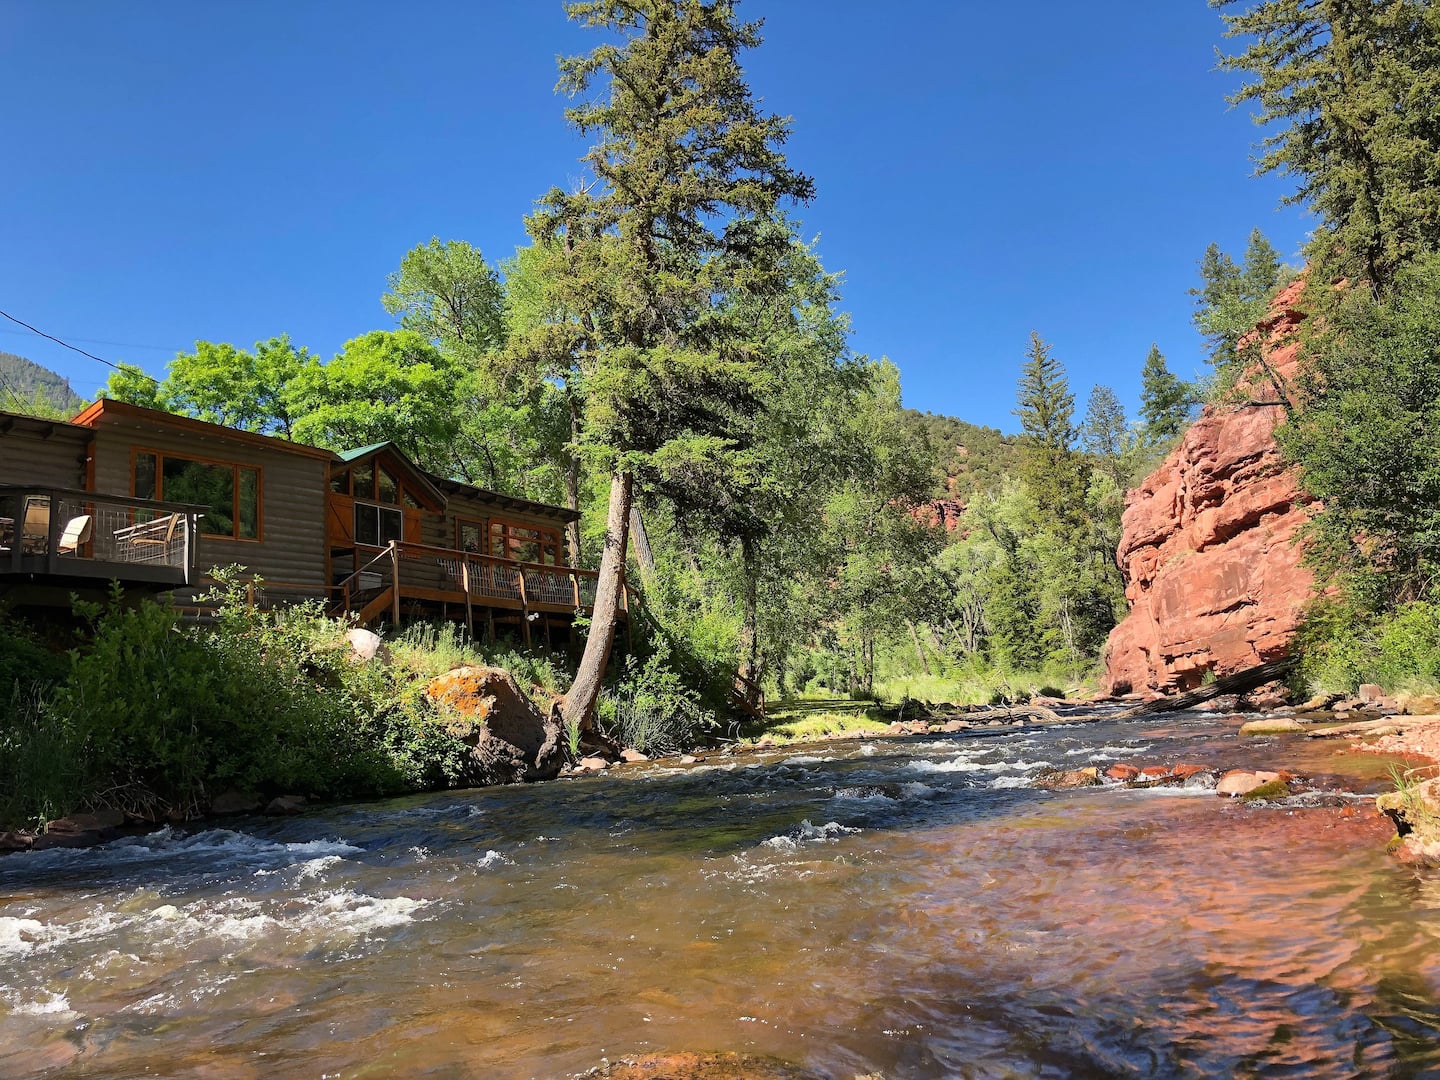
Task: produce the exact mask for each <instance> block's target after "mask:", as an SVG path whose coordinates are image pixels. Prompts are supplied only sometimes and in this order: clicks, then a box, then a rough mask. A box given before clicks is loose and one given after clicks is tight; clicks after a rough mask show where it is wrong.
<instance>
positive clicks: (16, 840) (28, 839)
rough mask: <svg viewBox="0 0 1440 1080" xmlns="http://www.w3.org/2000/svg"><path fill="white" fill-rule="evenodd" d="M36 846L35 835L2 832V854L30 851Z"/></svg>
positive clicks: (0, 834) (0, 850) (0, 848)
mask: <svg viewBox="0 0 1440 1080" xmlns="http://www.w3.org/2000/svg"><path fill="white" fill-rule="evenodd" d="M34 846H35V834H34V833H28V832H0V854H8V853H10V852H12V851H29V850H30V849H31V848H32V847H34Z"/></svg>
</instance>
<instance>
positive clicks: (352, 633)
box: [345, 626, 390, 664]
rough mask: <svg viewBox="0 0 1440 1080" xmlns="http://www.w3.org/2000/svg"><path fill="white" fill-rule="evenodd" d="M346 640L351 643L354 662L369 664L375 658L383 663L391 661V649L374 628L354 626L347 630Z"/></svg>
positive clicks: (351, 654)
mask: <svg viewBox="0 0 1440 1080" xmlns="http://www.w3.org/2000/svg"><path fill="white" fill-rule="evenodd" d="M345 640H346V641H347V642H349V643H350V660H351V662H352V663H356V664H368V663H369V662H370V661H371V660H375V659H378V660H379V661H380V662H381V663H382V664H388V663H389V662H390V650H389V649H388V648H386V647H385V643H384V642H383V641H382V640H381V639H380V635H379V634H377V633H375V631H373V630H366V629H365V628H364V627H363V626H356V627H352V628H351V629H349V630H347V631H345Z"/></svg>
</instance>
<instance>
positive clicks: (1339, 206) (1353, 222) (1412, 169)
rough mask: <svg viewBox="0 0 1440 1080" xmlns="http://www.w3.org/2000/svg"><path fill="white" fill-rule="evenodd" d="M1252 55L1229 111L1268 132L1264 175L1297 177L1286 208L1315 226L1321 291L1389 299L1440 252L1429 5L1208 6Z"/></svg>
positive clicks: (1438, 81)
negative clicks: (1303, 213)
mask: <svg viewBox="0 0 1440 1080" xmlns="http://www.w3.org/2000/svg"><path fill="white" fill-rule="evenodd" d="M1211 5H1212V6H1213V7H1216V8H1220V9H1227V8H1243V10H1239V11H1236V12H1234V13H1231V14H1226V15H1224V16H1223V17H1224V19H1225V22H1226V34H1227V35H1228V36H1230V37H1237V38H1240V39H1241V40H1242V41H1243V42H1244V48H1243V49H1242V50H1241V51H1240V52H1238V53H1235V54H1234V55H1231V56H1226V57H1223V58H1222V60H1221V66H1222V67H1223V68H1225V69H1228V70H1231V71H1239V72H1242V73H1244V74H1245V75H1246V76H1248V81H1247V82H1246V83H1245V84H1244V86H1242V87H1241V88H1240V90H1239V91H1237V92H1236V93H1235V94H1234V95H1233V96H1232V98H1231V101H1232V102H1234V103H1237V104H1238V103H1241V102H1249V103H1253V104H1254V105H1256V106H1257V107H1258V111H1257V115H1256V120H1257V121H1258V122H1259V123H1261V124H1265V125H1270V127H1271V132H1270V134H1269V135H1268V136H1267V138H1266V139H1265V140H1264V142H1262V143H1261V145H1260V156H1259V158H1258V164H1259V169H1260V171H1261V172H1279V173H1282V174H1284V175H1287V176H1290V177H1293V178H1294V179H1295V181H1296V190H1295V191H1294V193H1293V194H1292V195H1291V196H1290V197H1289V199H1288V200H1287V201H1290V202H1297V203H1304V204H1306V205H1307V206H1308V207H1309V208H1310V209H1311V210H1313V211H1314V212H1315V214H1316V215H1317V216H1318V217H1319V218H1320V223H1321V224H1320V228H1319V229H1317V230H1316V232H1315V235H1314V239H1313V240H1312V241H1311V243H1310V245H1309V255H1310V259H1311V264H1312V266H1313V267H1315V270H1314V273H1315V275H1316V278H1315V280H1318V281H1320V282H1322V283H1325V284H1328V283H1330V282H1331V281H1335V280H1338V279H1341V278H1348V279H1350V280H1351V281H1357V280H1364V281H1366V282H1368V283H1370V285H1371V286H1372V288H1374V289H1375V290H1377V291H1380V292H1383V291H1385V290H1386V289H1388V287H1389V285H1390V283H1391V282H1392V281H1393V280H1394V277H1395V275H1396V273H1397V272H1398V271H1399V269H1400V268H1401V267H1402V266H1404V265H1405V263H1407V262H1408V261H1410V260H1411V259H1413V258H1415V257H1416V256H1418V255H1421V254H1423V253H1425V252H1427V251H1433V250H1435V248H1436V247H1437V245H1440V185H1437V184H1436V183H1435V177H1436V176H1437V174H1440V138H1437V134H1436V133H1437V131H1440V13H1437V11H1436V9H1435V7H1434V5H1432V4H1430V3H1429V2H1428V0H1392V2H1387V3H1375V2H1372V0H1334V2H1328V3H1324V4H1317V3H1313V2H1311V0H1261V2H1256V0H1211Z"/></svg>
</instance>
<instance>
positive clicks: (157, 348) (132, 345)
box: [0, 326, 185, 353]
mask: <svg viewBox="0 0 1440 1080" xmlns="http://www.w3.org/2000/svg"><path fill="white" fill-rule="evenodd" d="M0 334H14V335H15V336H16V337H25V336H26V331H24V330H11V329H9V328H8V327H4V326H0ZM70 340H71V341H79V342H83V343H84V344H86V345H113V346H114V347H115V348H117V349H150V350H152V351H154V352H168V353H178V352H184V351H185V350H184V349H178V348H176V347H175V346H173V345H141V344H140V343H139V342H138V341H108V340H106V339H104V338H84V337H71V338H70Z"/></svg>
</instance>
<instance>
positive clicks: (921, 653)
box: [905, 619, 930, 675]
mask: <svg viewBox="0 0 1440 1080" xmlns="http://www.w3.org/2000/svg"><path fill="white" fill-rule="evenodd" d="M905 625H906V626H908V627H910V640H911V641H913V642H914V643H915V655H916V656H917V657H918V658H919V660H920V670H921V671H923V672H924V673H925V674H926V675H929V674H930V662H929V661H928V660H926V659H925V646H923V645H921V644H920V631H918V630H916V629H915V624H914V623H913V622H911V621H910V620H909V619H906V620H905Z"/></svg>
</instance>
